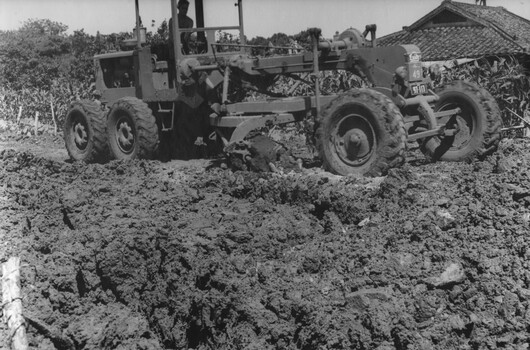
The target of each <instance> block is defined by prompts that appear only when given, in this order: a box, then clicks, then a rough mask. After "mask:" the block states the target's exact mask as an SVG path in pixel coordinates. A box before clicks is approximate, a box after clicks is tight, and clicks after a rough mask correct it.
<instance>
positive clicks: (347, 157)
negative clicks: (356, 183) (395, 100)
mask: <svg viewBox="0 0 530 350" xmlns="http://www.w3.org/2000/svg"><path fill="white" fill-rule="evenodd" d="M374 140H375V135H374V131H373V129H372V128H371V127H370V125H369V123H368V122H367V121H366V120H365V119H364V118H363V117H361V116H347V117H345V118H343V119H342V121H341V122H339V123H338V124H337V127H336V130H335V132H334V137H333V139H332V143H333V146H334V148H335V151H336V153H337V155H338V156H339V158H340V159H341V160H342V161H343V162H345V163H346V164H349V165H352V166H359V165H361V164H363V163H365V162H366V161H367V160H368V159H369V157H370V155H371V153H372V152H373V149H374V142H375V141H374Z"/></svg>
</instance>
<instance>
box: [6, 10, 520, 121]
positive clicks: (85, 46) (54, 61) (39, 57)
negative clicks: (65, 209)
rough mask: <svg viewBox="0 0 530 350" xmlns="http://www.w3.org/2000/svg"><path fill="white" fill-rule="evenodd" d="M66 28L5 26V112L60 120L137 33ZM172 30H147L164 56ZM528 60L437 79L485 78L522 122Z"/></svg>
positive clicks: (300, 40) (507, 60) (268, 45)
mask: <svg viewBox="0 0 530 350" xmlns="http://www.w3.org/2000/svg"><path fill="white" fill-rule="evenodd" d="M152 26H153V27H154V23H153V24H152ZM67 29H68V28H67V26H65V25H64V24H61V23H58V22H53V21H51V20H48V19H31V20H28V21H26V22H25V23H24V24H23V25H22V26H21V28H19V29H18V30H14V31H0V119H3V120H11V121H14V120H17V119H20V118H22V119H24V118H33V117H34V116H35V113H37V112H38V113H39V115H40V116H41V121H43V122H44V123H48V124H51V123H52V122H56V123H58V124H61V123H62V118H63V116H64V115H65V113H66V110H67V108H68V106H69V105H70V103H71V102H72V101H74V100H78V99H83V98H90V97H91V95H92V92H93V90H94V72H93V60H92V57H93V56H94V55H95V54H98V53H103V52H108V51H111V50H118V51H119V50H124V49H125V47H124V45H123V41H124V40H125V39H130V38H132V33H130V32H123V33H113V34H110V35H102V34H100V33H97V34H96V35H95V36H94V35H90V34H88V33H85V32H84V31H83V30H77V31H74V32H73V34H67ZM168 30H169V28H168V23H167V22H166V21H164V22H162V23H161V24H160V25H159V26H158V28H156V29H155V30H153V31H151V32H148V33H147V41H148V44H149V45H151V47H152V50H153V52H155V53H160V55H162V56H166V55H167V52H166V51H164V50H167V45H166V43H167V40H168ZM219 42H221V43H237V42H238V38H237V37H234V36H233V35H231V34H226V33H220V35H219ZM247 43H248V44H250V45H255V46H256V47H255V48H253V49H252V51H251V53H252V54H254V55H268V54H276V53H280V54H284V53H288V52H296V51H297V50H302V49H309V48H310V40H309V36H308V33H307V32H306V31H302V32H300V33H299V34H297V35H294V36H288V35H286V34H283V33H277V34H274V35H273V36H272V37H270V38H264V37H259V36H258V37H256V38H253V39H250V40H247ZM523 63H524V62H521V60H520V58H517V57H512V56H510V57H493V58H491V57H490V58H488V59H486V58H482V59H478V60H476V61H472V62H471V63H468V64H465V65H460V66H458V65H454V66H452V67H445V69H444V70H443V71H442V75H441V77H438V81H437V83H443V82H444V81H447V80H451V79H466V80H471V81H474V82H476V83H478V84H479V85H481V86H483V87H484V88H486V89H487V90H489V91H490V92H491V93H492V94H493V96H495V98H496V99H497V101H498V103H499V106H500V107H501V110H502V111H503V113H504V120H505V125H506V126H510V125H517V124H520V120H519V118H518V117H516V116H515V115H518V116H525V115H526V114H527V110H528V109H529V108H530V93H529V92H528V91H530V77H529V76H528V75H527V74H526V72H525V69H524V65H523ZM311 78H312V77H311V75H308V76H302V77H301V79H298V80H292V79H288V78H284V77H282V78H280V79H279V80H278V84H277V85H276V87H275V89H274V91H273V92H274V93H277V94H282V95H298V94H311V93H312V91H311V87H310V84H307V81H310V80H311ZM300 80H302V81H300ZM304 80H305V81H306V83H304V82H303V81H304ZM322 85H323V86H322V90H323V93H330V92H336V91H340V90H348V89H350V88H352V87H356V86H360V85H362V81H359V79H357V78H356V77H352V76H351V75H350V74H347V73H345V72H334V73H327V74H326V75H325V76H324V78H323V84H322ZM52 116H55V117H56V120H53V118H52Z"/></svg>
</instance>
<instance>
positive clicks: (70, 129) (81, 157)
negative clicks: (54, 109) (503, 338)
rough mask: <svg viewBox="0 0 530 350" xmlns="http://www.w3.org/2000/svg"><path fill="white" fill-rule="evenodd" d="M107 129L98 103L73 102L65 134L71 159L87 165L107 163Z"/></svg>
mask: <svg viewBox="0 0 530 350" xmlns="http://www.w3.org/2000/svg"><path fill="white" fill-rule="evenodd" d="M105 127H106V121H105V114H104V113H103V111H102V110H101V108H100V106H99V105H98V104H97V103H96V102H94V101H90V100H82V101H75V102H73V103H72V104H71V105H70V109H69V110H68V113H67V114H66V120H65V123H64V134H63V135H64V143H65V146H66V150H67V152H68V155H69V156H70V158H71V159H72V160H75V161H83V162H85V163H94V162H105V161H106V160H107V159H108V147H107V134H106V132H105Z"/></svg>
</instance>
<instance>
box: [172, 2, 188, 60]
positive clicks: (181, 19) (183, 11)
mask: <svg viewBox="0 0 530 350" xmlns="http://www.w3.org/2000/svg"><path fill="white" fill-rule="evenodd" d="M189 6H190V3H189V1H188V0H179V2H178V5H177V9H178V15H177V16H178V23H179V28H193V20H192V19H191V18H189V17H188V8H189ZM172 28H173V18H170V19H169V49H170V52H169V54H170V57H171V58H173V59H174V57H173V56H174V53H173V29H172ZM190 37H191V33H189V32H188V33H182V34H181V35H180V40H181V42H182V50H183V51H184V53H185V54H186V55H187V54H189V52H190V46H189V42H190Z"/></svg>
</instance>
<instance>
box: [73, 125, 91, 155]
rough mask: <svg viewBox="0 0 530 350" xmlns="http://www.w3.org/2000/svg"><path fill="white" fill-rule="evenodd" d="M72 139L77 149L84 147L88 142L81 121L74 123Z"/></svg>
mask: <svg viewBox="0 0 530 350" xmlns="http://www.w3.org/2000/svg"><path fill="white" fill-rule="evenodd" d="M74 140H75V144H76V146H77V147H78V148H79V149H85V148H86V146H87V144H88V133H87V131H86V127H85V126H84V125H83V123H80V122H79V123H76V124H75V126H74Z"/></svg>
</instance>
